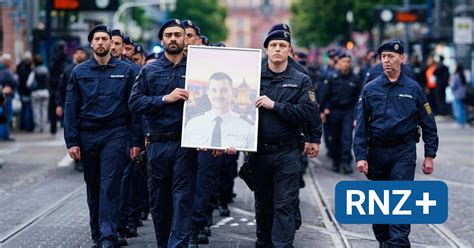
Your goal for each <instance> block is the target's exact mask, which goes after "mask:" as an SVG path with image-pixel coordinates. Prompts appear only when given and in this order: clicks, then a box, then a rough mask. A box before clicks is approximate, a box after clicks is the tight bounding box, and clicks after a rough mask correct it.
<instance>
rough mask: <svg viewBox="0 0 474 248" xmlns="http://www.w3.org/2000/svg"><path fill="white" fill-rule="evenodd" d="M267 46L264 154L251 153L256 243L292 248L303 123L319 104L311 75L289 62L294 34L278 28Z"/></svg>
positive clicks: (263, 84) (262, 122)
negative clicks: (299, 141) (291, 34)
mask: <svg viewBox="0 0 474 248" xmlns="http://www.w3.org/2000/svg"><path fill="white" fill-rule="evenodd" d="M263 45H264V47H265V48H267V55H268V59H267V60H268V61H267V62H266V63H265V64H264V65H263V66H262V74H261V86H260V87H261V88H260V93H261V96H259V97H258V98H257V101H256V104H255V106H256V107H257V108H259V118H260V120H259V133H258V135H259V136H258V142H259V143H258V148H257V150H258V152H257V153H251V154H250V157H249V163H250V164H251V166H252V173H254V174H253V181H254V185H255V211H256V220H257V242H256V247H272V246H275V247H291V246H292V245H293V240H294V235H295V219H294V216H295V207H294V203H295V202H296V199H297V197H298V190H299V183H298V182H299V175H300V150H299V149H298V140H299V137H300V134H301V129H302V124H301V123H305V122H308V121H310V120H311V118H312V115H313V112H314V108H316V107H317V106H316V103H315V102H316V99H315V92H314V91H313V90H312V86H311V80H310V79H309V77H308V76H306V75H304V74H303V73H301V72H299V71H297V70H296V69H294V68H293V67H290V66H288V56H289V54H290V51H291V50H290V49H291V38H290V33H288V32H287V31H282V30H276V31H273V32H271V33H270V34H268V36H267V38H266V39H265V42H264V44H263ZM268 175H273V176H270V177H269V176H268Z"/></svg>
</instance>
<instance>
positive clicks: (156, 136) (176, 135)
mask: <svg viewBox="0 0 474 248" xmlns="http://www.w3.org/2000/svg"><path fill="white" fill-rule="evenodd" d="M146 140H147V141H148V142H150V143H154V142H168V141H179V140H181V132H167V133H149V134H147V135H146Z"/></svg>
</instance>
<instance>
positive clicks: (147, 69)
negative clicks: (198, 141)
mask: <svg viewBox="0 0 474 248" xmlns="http://www.w3.org/2000/svg"><path fill="white" fill-rule="evenodd" d="M185 74H186V57H183V59H182V60H181V62H179V63H178V64H177V65H175V64H173V63H172V62H171V61H169V60H168V59H167V58H166V56H161V57H160V58H159V59H158V60H156V61H154V62H153V63H150V64H147V65H145V66H143V68H142V69H141V71H140V73H139V74H138V76H137V79H136V81H135V85H134V86H133V89H132V94H131V95H130V100H129V105H130V108H131V109H132V111H134V112H137V113H142V114H144V116H145V119H146V121H147V122H148V128H149V132H150V133H164V132H181V127H182V119H183V106H184V101H176V102H174V103H168V104H165V102H164V101H163V96H165V95H167V94H169V93H171V92H172V91H173V90H174V89H175V88H182V89H184V79H185Z"/></svg>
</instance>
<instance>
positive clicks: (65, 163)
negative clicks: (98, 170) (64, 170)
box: [58, 154, 74, 167]
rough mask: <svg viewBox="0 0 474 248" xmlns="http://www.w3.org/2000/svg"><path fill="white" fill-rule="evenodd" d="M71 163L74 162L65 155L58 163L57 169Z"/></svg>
mask: <svg viewBox="0 0 474 248" xmlns="http://www.w3.org/2000/svg"><path fill="white" fill-rule="evenodd" d="M73 161H74V160H73V159H72V158H71V157H70V156H69V154H66V155H65V156H64V158H63V159H61V161H59V162H58V167H68V166H69V165H71V164H72V162H73Z"/></svg>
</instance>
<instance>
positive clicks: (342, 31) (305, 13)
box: [291, 0, 426, 47]
mask: <svg viewBox="0 0 474 248" xmlns="http://www.w3.org/2000/svg"><path fill="white" fill-rule="evenodd" d="M410 2H411V3H412V4H421V3H426V0H412V1H410ZM402 4H403V0H337V1H327V0H295V1H293V3H292V5H291V12H292V17H291V28H292V34H293V36H294V37H295V39H296V40H297V43H298V45H299V46H302V47H310V46H312V45H316V46H325V45H327V44H329V43H331V42H333V41H335V40H338V39H342V38H345V37H348V35H349V32H350V30H351V28H350V26H349V23H347V20H346V13H347V11H349V10H352V12H353V16H354V20H353V27H352V28H353V31H369V30H370V29H371V28H372V27H373V25H374V17H373V9H374V8H375V7H377V6H386V5H397V6H401V5H402Z"/></svg>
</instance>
